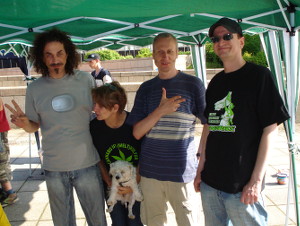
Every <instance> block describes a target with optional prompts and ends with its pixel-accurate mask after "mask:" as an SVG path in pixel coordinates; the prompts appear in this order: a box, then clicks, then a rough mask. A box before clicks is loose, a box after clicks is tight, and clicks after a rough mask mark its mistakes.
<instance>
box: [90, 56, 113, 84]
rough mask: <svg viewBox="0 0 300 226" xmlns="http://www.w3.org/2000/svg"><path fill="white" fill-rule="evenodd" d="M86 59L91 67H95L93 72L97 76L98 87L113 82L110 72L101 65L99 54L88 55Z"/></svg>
mask: <svg viewBox="0 0 300 226" xmlns="http://www.w3.org/2000/svg"><path fill="white" fill-rule="evenodd" d="M86 61H87V62H89V66H90V68H92V69H94V71H92V73H91V74H92V76H93V77H94V78H95V80H96V83H97V86H98V87H99V86H102V85H104V84H106V83H111V82H112V77H111V74H110V72H109V71H108V70H106V69H105V68H103V67H101V61H100V56H99V54H97V53H93V54H90V55H88V57H87V59H86Z"/></svg>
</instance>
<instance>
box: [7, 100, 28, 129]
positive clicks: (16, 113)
mask: <svg viewBox="0 0 300 226" xmlns="http://www.w3.org/2000/svg"><path fill="white" fill-rule="evenodd" d="M11 102H12V104H13V105H14V108H13V107H11V106H10V105H8V104H5V107H6V108H7V109H8V110H9V111H10V112H11V113H12V114H11V115H10V118H11V122H12V123H13V124H15V125H16V126H17V127H19V128H25V127H26V126H28V125H29V124H30V122H29V119H28V118H27V117H26V115H25V113H24V112H23V111H22V110H21V108H20V106H19V105H18V104H17V103H16V101H14V100H12V101H11Z"/></svg>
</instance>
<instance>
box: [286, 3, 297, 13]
mask: <svg viewBox="0 0 300 226" xmlns="http://www.w3.org/2000/svg"><path fill="white" fill-rule="evenodd" d="M289 3H290V2H289ZM287 11H288V12H289V13H295V12H296V6H295V5H294V4H292V3H290V4H289V5H288V6H287Z"/></svg>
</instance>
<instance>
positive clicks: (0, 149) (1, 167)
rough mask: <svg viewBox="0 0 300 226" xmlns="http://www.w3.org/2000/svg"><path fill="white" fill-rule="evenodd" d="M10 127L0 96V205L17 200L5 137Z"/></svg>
mask: <svg viewBox="0 0 300 226" xmlns="http://www.w3.org/2000/svg"><path fill="white" fill-rule="evenodd" d="M9 129H10V127H9V124H8V121H7V118H6V114H5V109H4V106H3V102H2V99H1V97H0V136H1V140H0V142H1V143H0V183H1V191H0V202H1V205H2V207H5V206H7V205H11V204H13V203H15V202H16V201H17V200H18V195H17V193H16V192H15V191H14V190H13V188H12V186H11V182H10V181H11V180H12V174H11V167H10V151H9V145H8V139H7V133H8V130H9Z"/></svg>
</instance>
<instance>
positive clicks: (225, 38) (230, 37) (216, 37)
mask: <svg viewBox="0 0 300 226" xmlns="http://www.w3.org/2000/svg"><path fill="white" fill-rule="evenodd" d="M221 38H223V40H224V41H229V40H231V39H233V35H232V34H225V35H223V37H220V36H215V37H211V38H210V40H211V41H212V43H217V42H219V41H220V40H221Z"/></svg>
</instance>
